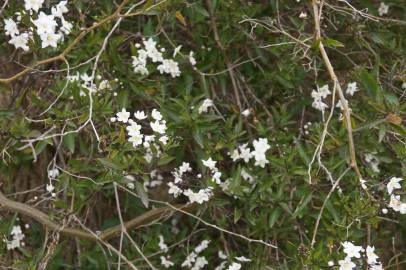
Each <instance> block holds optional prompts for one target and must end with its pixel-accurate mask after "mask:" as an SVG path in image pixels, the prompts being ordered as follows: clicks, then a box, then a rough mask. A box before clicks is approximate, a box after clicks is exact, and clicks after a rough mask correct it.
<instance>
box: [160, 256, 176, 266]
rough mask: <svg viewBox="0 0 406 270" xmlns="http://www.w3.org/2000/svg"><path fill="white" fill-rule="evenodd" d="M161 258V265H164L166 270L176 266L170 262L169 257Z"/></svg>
mask: <svg viewBox="0 0 406 270" xmlns="http://www.w3.org/2000/svg"><path fill="white" fill-rule="evenodd" d="M160 258H161V265H162V266H163V267H165V268H169V267H171V266H174V265H175V264H174V263H173V262H171V261H170V260H169V256H168V258H166V257H164V256H161V257H160Z"/></svg>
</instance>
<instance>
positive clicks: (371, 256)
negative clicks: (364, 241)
mask: <svg viewBox="0 0 406 270" xmlns="http://www.w3.org/2000/svg"><path fill="white" fill-rule="evenodd" d="M374 251H375V247H373V246H372V247H371V246H367V249H366V255H367V258H368V264H376V263H377V261H376V260H377V259H378V258H379V257H378V255H376V254H375V252H374Z"/></svg>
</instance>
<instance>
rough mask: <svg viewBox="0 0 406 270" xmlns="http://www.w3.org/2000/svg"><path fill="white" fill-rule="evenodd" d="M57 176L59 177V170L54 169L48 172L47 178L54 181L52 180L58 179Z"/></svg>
mask: <svg viewBox="0 0 406 270" xmlns="http://www.w3.org/2000/svg"><path fill="white" fill-rule="evenodd" d="M58 175H59V170H58V169H56V168H55V169H52V170H49V171H48V177H49V178H52V179H54V178H56V177H58Z"/></svg>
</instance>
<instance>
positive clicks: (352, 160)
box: [312, 0, 362, 179]
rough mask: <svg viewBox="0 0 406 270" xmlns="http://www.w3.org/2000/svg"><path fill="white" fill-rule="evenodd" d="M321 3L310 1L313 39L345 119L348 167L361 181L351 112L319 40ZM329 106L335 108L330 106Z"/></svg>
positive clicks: (321, 41) (316, 0)
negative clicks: (348, 156) (348, 157)
mask: <svg viewBox="0 0 406 270" xmlns="http://www.w3.org/2000/svg"><path fill="white" fill-rule="evenodd" d="M321 2H322V1H318V0H312V5H313V13H314V14H313V15H314V16H313V17H314V27H315V39H316V42H317V43H318V48H319V51H320V54H321V56H322V58H323V61H324V64H325V65H326V67H327V70H328V73H329V75H330V78H331V80H332V81H333V82H334V86H335V87H337V93H338V96H339V98H340V101H341V105H342V107H343V114H344V117H345V125H346V128H347V134H348V148H349V152H350V166H351V168H353V169H354V171H355V173H356V174H357V176H358V178H359V179H362V175H361V173H360V171H359V168H358V165H357V158H356V153H355V146H354V138H353V135H352V124H351V111H350V109H349V107H348V102H347V100H346V98H345V96H344V94H343V90H342V88H341V85H340V82H339V81H338V78H337V75H336V73H335V71H334V67H333V65H332V64H331V61H330V59H329V57H328V55H327V52H326V49H325V48H324V44H323V40H322V38H321V30H320V18H321V9H320V10H319V4H320V3H321ZM331 106H335V105H334V104H332V105H331Z"/></svg>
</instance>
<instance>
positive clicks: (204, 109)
mask: <svg viewBox="0 0 406 270" xmlns="http://www.w3.org/2000/svg"><path fill="white" fill-rule="evenodd" d="M212 106H213V100H211V99H209V98H206V99H205V100H204V101H203V103H202V105H200V107H199V114H201V113H207V110H208V109H209V108H210V107H212Z"/></svg>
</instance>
